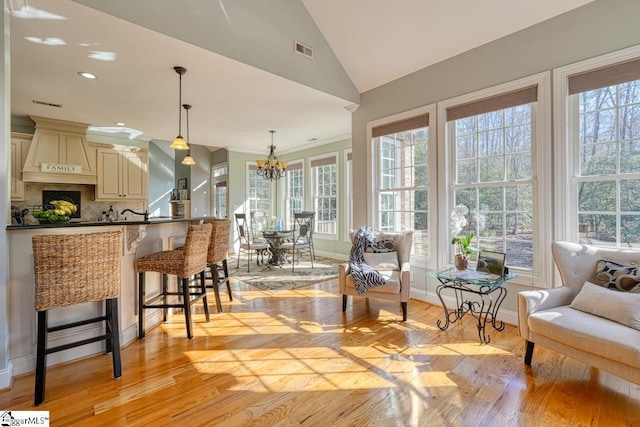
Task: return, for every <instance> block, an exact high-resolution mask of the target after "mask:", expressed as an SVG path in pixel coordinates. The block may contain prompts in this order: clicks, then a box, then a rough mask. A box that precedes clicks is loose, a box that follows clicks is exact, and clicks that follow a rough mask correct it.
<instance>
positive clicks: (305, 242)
mask: <svg viewBox="0 0 640 427" xmlns="http://www.w3.org/2000/svg"><path fill="white" fill-rule="evenodd" d="M314 217H315V212H296V213H294V214H293V222H294V231H293V241H291V242H285V243H283V244H282V245H281V246H280V249H281V250H282V251H287V252H291V271H295V267H296V253H297V254H298V258H300V257H301V256H302V253H303V252H308V253H309V258H310V260H311V268H313V259H314V258H315V254H314V249H313V219H314ZM298 262H300V260H299V259H298Z"/></svg>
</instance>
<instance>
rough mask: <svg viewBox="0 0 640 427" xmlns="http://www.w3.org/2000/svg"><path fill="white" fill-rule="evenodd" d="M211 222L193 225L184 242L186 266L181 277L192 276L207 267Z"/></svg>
mask: <svg viewBox="0 0 640 427" xmlns="http://www.w3.org/2000/svg"><path fill="white" fill-rule="evenodd" d="M212 228H213V226H212V225H211V224H202V225H191V226H189V229H188V231H187V238H186V240H185V242H184V268H183V272H182V274H181V275H179V276H180V277H191V276H193V275H195V274H197V273H199V272H201V271H204V270H205V269H206V268H207V254H208V252H209V242H210V241H211V229H212Z"/></svg>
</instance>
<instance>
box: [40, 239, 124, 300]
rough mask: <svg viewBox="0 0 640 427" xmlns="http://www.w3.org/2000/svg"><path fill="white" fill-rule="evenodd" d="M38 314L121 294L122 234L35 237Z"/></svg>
mask: <svg viewBox="0 0 640 427" xmlns="http://www.w3.org/2000/svg"><path fill="white" fill-rule="evenodd" d="M32 246H33V263H34V274H35V288H36V289H35V291H36V292H35V308H36V311H42V310H49V309H53V308H60V307H67V306H70V305H73V304H82V303H85V302H92V301H102V300H105V299H109V298H117V297H118V296H119V295H120V261H121V257H122V232H121V231H112V232H106V233H88V234H47V235H40V236H33V238H32Z"/></svg>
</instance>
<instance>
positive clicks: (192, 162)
mask: <svg viewBox="0 0 640 427" xmlns="http://www.w3.org/2000/svg"><path fill="white" fill-rule="evenodd" d="M182 106H183V107H184V109H185V110H187V141H189V140H190V138H189V110H190V109H191V105H189V104H182ZM182 164H183V165H187V166H193V165H195V164H196V161H195V160H193V157H191V146H189V149H188V150H187V155H186V156H184V159H182Z"/></svg>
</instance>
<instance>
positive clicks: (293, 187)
mask: <svg viewBox="0 0 640 427" xmlns="http://www.w3.org/2000/svg"><path fill="white" fill-rule="evenodd" d="M285 194H286V198H285V215H286V218H285V221H286V227H287V229H292V228H293V226H294V224H295V221H294V219H293V214H294V213H296V212H302V210H303V208H304V169H303V167H302V162H295V163H292V162H290V163H289V166H288V167H287V176H286V179H285Z"/></svg>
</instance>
